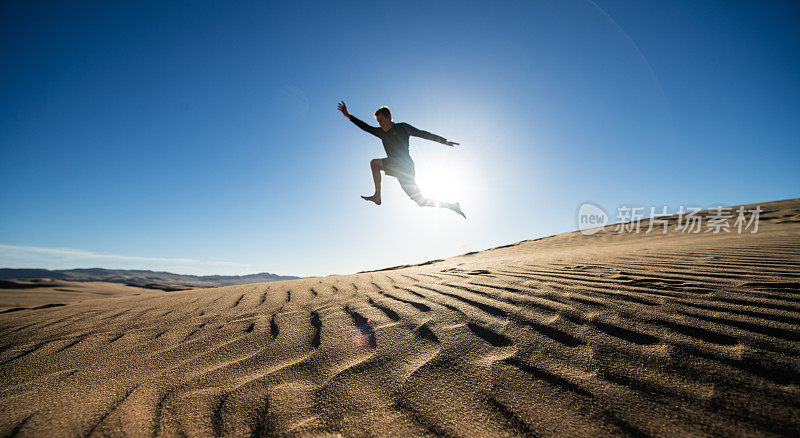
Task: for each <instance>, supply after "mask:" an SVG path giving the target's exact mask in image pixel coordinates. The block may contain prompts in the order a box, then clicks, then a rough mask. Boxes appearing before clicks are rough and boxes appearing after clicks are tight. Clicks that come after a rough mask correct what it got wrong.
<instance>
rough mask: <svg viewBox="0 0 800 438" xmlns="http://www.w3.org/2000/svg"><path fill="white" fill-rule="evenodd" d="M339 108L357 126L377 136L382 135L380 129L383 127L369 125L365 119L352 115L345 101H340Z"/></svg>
mask: <svg viewBox="0 0 800 438" xmlns="http://www.w3.org/2000/svg"><path fill="white" fill-rule="evenodd" d="M338 109H339V111H341V112H342V114H344V116H345V117H347V118H348V119H350V121H351V122H353V123H355V125H356V126H358V127H359V128H361V129H363V130H364V131H367V132H369V133H370V134H372V135H374V136H375V137H378V138H380V136H381V135H380V132H379V131H380V129H381V128H379V127H375V126H369V125H367V124H366V123H364V122H363V121H361V120H359V119H358V118H357V117H356V116H352V115H350V113H349V112H347V105H345V104H344V101H341V102H339V107H338Z"/></svg>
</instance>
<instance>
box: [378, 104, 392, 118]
mask: <svg viewBox="0 0 800 438" xmlns="http://www.w3.org/2000/svg"><path fill="white" fill-rule="evenodd" d="M378 114H383V115H384V116H386V117H388V118H389V120H391V119H392V112H391V111H389V107H388V106H382V107H380V108H378V110H377V111H375V117H378Z"/></svg>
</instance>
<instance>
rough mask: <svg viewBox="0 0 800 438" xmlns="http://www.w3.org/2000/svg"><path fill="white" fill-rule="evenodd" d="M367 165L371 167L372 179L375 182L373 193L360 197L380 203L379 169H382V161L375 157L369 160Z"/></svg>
mask: <svg viewBox="0 0 800 438" xmlns="http://www.w3.org/2000/svg"><path fill="white" fill-rule="evenodd" d="M369 167H370V168H371V169H372V181H373V182H374V183H375V194H374V195H372V196H361V197H362V198H364V199H366V200H367V201H372V202H374V203H376V204H378V205H381V170H383V161H382V160H381V159H380V158H375V159H373V160H372V161H370V162H369Z"/></svg>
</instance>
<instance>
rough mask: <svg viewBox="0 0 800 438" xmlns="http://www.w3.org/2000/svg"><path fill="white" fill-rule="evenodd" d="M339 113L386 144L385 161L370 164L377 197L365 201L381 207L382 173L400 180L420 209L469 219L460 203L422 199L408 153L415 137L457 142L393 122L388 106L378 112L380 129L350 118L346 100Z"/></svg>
mask: <svg viewBox="0 0 800 438" xmlns="http://www.w3.org/2000/svg"><path fill="white" fill-rule="evenodd" d="M339 111H341V112H342V114H344V116H345V117H347V118H348V119H350V121H351V122H353V123H355V124H356V126H358V127H359V128H361V129H363V130H364V131H367V132H369V133H370V134H372V135H374V136H376V137H378V138H380V139H381V140H382V141H383V148H384V149H385V150H386V158H375V159H374V160H372V161H370V163H369V164H370V167H371V168H372V179H373V181H374V182H375V194H374V195H372V196H362V198H364V199H366V200H367V201H372V202H374V203H376V204H378V205H381V170H382V171H384V172H385V173H386V174H387V175H390V176H393V177H395V178H397V180H398V181H400V187H402V188H403V191H405V192H406V194H408V196H409V197H410V198H411V199H412V200H414V202H416V203H417V204H418V205H419V206H420V207H442V208H449V209H450V210H453V211H454V212H456V213H458V214H460V215H461V216H464V217H465V218H466V216H465V215H464V212H462V211H461V206H459V205H458V202H455V203H449V202H439V201H436V200H434V199H430V198H426V197H424V196H422V193H420V191H419V188H418V187H417V182H416V181H415V180H414V178H415V173H414V161H413V160H411V156H410V155H409V153H408V137H409V136H412V135H413V136H414V137H420V138H424V139H428V140H431V141H436V142H439V143H442V144H444V145H447V146H455V145H457V144H458V143H454V142H452V141H447V140H446V139H445V138H444V137H440V136H438V135H436V134H431V133H430V132H427V131H422V130H419V129H417V128H415V127H413V126H411V125H409V124H408V123H394V122H392V113H391V112H389V108H387V107H385V106H382V107H380V108H378V110H377V111H375V118H376V119H377V120H378V124H379V125H381V126H380V128H378V127H375V126H370V125H367V124H366V123H364V122H362V121H361V120H359V119H358V118H356V117H355V116H352V115H350V113H348V112H347V106H346V105H345V104H344V101H342V102H339Z"/></svg>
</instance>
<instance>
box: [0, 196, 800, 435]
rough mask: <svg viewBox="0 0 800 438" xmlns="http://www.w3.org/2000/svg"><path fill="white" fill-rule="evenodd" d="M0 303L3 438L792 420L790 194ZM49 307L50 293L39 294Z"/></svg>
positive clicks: (798, 347)
mask: <svg viewBox="0 0 800 438" xmlns="http://www.w3.org/2000/svg"><path fill="white" fill-rule="evenodd" d="M762 208H764V209H765V212H764V213H763V217H762V219H761V224H760V229H759V232H758V233H756V234H743V235H738V234H735V233H733V234H730V233H729V234H719V235H714V234H710V233H703V234H696V235H695V234H681V233H677V232H675V233H670V234H667V235H655V234H653V235H618V234H615V233H613V232H612V228H611V227H609V228H608V229H607V230H605V231H603V232H600V233H597V234H595V235H592V236H583V235H581V234H579V233H566V234H562V235H558V236H552V237H549V238H544V239H536V240H531V241H525V242H520V243H518V244H514V245H506V246H504V247H500V248H495V249H491V250H486V251H482V252H476V253H469V254H465V255H463V256H458V257H453V258H450V259H446V260H441V261H433V262H430V263H425V264H420V265H415V266H403V267H397V268H391V269H387V270H382V271H375V272H364V273H359V274H354V275H345V276H333V277H325V278H311V279H301V280H291V281H283V282H276V283H264V284H255V285H245V286H230V287H223V288H213V289H202V290H189V291H175V292H161V291H154V292H152V293H149V294H142V295H138V296H127V297H114V298H104V299H99V300H94V301H91V302H83V303H69V304H68V305H51V306H37V307H35V308H34V307H31V308H21V309H14V311H9V312H5V313H2V314H0V383H2V384H1V385H0V406H2V407H1V408H0V434H2V435H4V436H106V435H112V436H122V435H127V436H183V435H187V436H307V435H314V436H338V435H337V434H339V435H341V436H403V437H405V436H431V435H433V436H458V437H474V436H592V437H594V436H708V435H711V436H753V435H757V436H763V435H768V436H791V435H794V434H796V433H797V431H798V430H800V386H799V385H800V359H798V358H800V201H798V200H790V201H781V202H775V203H769V204H762ZM53 304H58V303H53Z"/></svg>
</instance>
